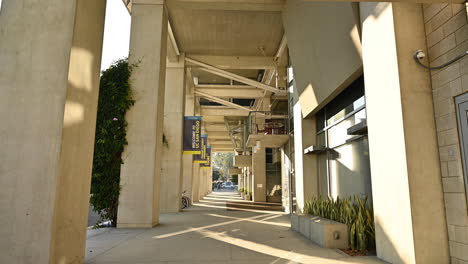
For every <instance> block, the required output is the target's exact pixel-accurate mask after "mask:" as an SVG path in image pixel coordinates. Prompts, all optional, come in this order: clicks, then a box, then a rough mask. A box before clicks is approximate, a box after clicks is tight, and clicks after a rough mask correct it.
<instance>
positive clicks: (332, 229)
mask: <svg viewBox="0 0 468 264" xmlns="http://www.w3.org/2000/svg"><path fill="white" fill-rule="evenodd" d="M291 228H292V229H293V230H294V231H296V232H299V233H301V234H302V235H303V236H305V237H307V238H308V239H310V240H311V241H313V242H314V243H316V244H319V245H320V246H322V247H325V248H341V249H346V248H348V227H347V225H345V224H342V223H338V222H335V221H332V220H329V219H325V218H322V217H318V216H312V215H303V214H301V215H297V214H292V215H291Z"/></svg>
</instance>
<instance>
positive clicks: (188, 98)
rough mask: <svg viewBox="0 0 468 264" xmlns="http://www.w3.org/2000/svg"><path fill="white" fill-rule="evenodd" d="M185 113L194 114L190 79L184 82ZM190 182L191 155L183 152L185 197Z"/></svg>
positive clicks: (183, 188)
mask: <svg viewBox="0 0 468 264" xmlns="http://www.w3.org/2000/svg"><path fill="white" fill-rule="evenodd" d="M185 84H186V87H185V89H186V90H185V115H186V116H193V115H194V114H195V97H194V94H193V89H192V85H191V81H187V82H185ZM192 184H193V155H191V154H185V155H182V191H185V192H186V194H185V195H186V196H187V197H191V199H193V196H192Z"/></svg>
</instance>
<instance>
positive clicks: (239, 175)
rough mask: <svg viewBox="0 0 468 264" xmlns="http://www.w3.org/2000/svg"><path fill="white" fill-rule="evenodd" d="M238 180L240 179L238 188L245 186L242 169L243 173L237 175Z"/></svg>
mask: <svg viewBox="0 0 468 264" xmlns="http://www.w3.org/2000/svg"><path fill="white" fill-rule="evenodd" d="M237 181H238V183H237V186H238V187H237V188H239V190H240V189H242V188H244V187H242V185H244V170H242V174H238V175H237Z"/></svg>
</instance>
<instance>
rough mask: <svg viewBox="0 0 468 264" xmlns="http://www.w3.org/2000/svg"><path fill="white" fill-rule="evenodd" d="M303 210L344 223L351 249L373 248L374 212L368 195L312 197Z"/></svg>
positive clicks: (363, 249)
mask: <svg viewBox="0 0 468 264" xmlns="http://www.w3.org/2000/svg"><path fill="white" fill-rule="evenodd" d="M304 212H305V213H307V214H311V215H316V216H320V217H323V218H327V219H330V220H333V221H336V222H340V223H343V224H346V225H347V226H348V233H349V246H350V247H351V249H353V250H360V251H365V250H370V249H373V248H375V226H374V212H373V209H372V206H371V205H370V203H369V200H368V197H367V196H365V197H364V198H361V197H359V196H353V197H348V198H344V199H343V198H340V197H338V198H336V199H335V200H334V199H331V198H326V199H323V198H321V197H313V198H312V199H311V200H309V201H307V202H306V204H305V207H304Z"/></svg>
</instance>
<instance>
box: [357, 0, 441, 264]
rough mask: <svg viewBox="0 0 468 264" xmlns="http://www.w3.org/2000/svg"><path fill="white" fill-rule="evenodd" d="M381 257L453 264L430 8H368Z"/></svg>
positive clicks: (364, 15) (367, 71)
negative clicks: (428, 51) (426, 16)
mask: <svg viewBox="0 0 468 264" xmlns="http://www.w3.org/2000/svg"><path fill="white" fill-rule="evenodd" d="M360 11H361V19H362V20H363V25H362V47H363V49H362V50H363V62H364V77H365V90H366V104H367V106H366V107H367V124H368V126H369V150H370V151H369V152H370V164H371V172H372V193H373V202H374V214H375V228H376V242H377V255H378V257H379V258H381V259H383V260H386V261H388V262H391V263H449V250H448V238H447V230H446V223H445V211H444V201H443V195H442V183H441V175H440V167H439V166H440V165H439V158H438V148H437V138H436V128H435V121H434V109H433V103H432V91H431V84H430V82H431V80H430V76H429V72H428V71H426V70H425V69H423V68H421V67H419V66H418V65H417V64H416V63H415V62H414V60H413V58H412V54H413V52H414V51H415V50H417V49H421V48H422V49H425V48H426V39H425V33H424V32H425V31H424V22H423V21H424V20H423V15H422V6H421V5H419V4H407V3H393V4H392V3H361V4H360Z"/></svg>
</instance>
